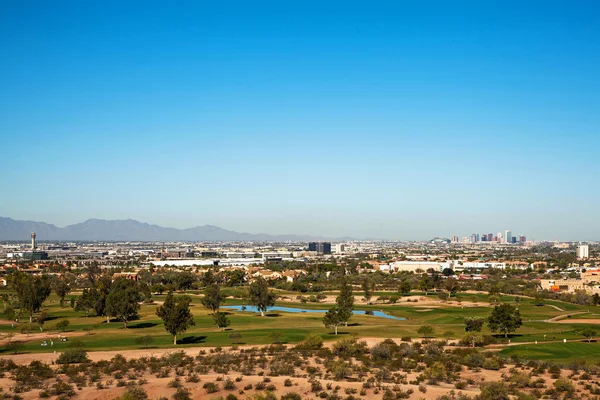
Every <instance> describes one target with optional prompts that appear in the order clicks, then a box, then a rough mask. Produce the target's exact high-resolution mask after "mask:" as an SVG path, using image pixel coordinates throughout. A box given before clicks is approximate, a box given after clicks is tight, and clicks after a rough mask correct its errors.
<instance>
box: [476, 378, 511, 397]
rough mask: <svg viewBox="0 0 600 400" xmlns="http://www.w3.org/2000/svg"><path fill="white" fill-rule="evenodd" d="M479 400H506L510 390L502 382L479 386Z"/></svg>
mask: <svg viewBox="0 0 600 400" xmlns="http://www.w3.org/2000/svg"><path fill="white" fill-rule="evenodd" d="M479 398H480V399H481V400H508V399H510V398H511V397H510V389H509V387H508V386H506V384H504V382H487V383H483V384H481V394H480V395H479Z"/></svg>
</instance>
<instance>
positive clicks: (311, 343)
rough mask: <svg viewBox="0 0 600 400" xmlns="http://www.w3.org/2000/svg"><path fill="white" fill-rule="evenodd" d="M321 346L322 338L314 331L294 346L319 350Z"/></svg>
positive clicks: (299, 348)
mask: <svg viewBox="0 0 600 400" xmlns="http://www.w3.org/2000/svg"><path fill="white" fill-rule="evenodd" d="M321 347H323V338H322V337H321V336H319V335H317V334H316V333H311V334H309V335H308V336H307V337H306V338H305V339H304V340H303V341H302V342H300V343H299V344H298V345H297V346H296V349H298V350H319V349H320V348H321Z"/></svg>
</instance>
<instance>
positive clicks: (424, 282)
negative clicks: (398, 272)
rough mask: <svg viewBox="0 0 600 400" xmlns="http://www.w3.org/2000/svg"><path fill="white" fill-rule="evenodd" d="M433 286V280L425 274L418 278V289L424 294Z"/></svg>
mask: <svg viewBox="0 0 600 400" xmlns="http://www.w3.org/2000/svg"><path fill="white" fill-rule="evenodd" d="M432 288H433V281H432V280H431V278H430V277H429V276H428V275H427V274H423V276H422V277H421V279H420V280H419V289H420V290H422V291H424V292H425V296H427V295H428V294H429V291H430V290H431V289H432Z"/></svg>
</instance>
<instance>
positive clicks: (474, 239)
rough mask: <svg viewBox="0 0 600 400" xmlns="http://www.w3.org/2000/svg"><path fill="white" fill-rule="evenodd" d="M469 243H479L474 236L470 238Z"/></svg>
mask: <svg viewBox="0 0 600 400" xmlns="http://www.w3.org/2000/svg"><path fill="white" fill-rule="evenodd" d="M469 243H477V235H475V234H472V235H471V237H470V238H469Z"/></svg>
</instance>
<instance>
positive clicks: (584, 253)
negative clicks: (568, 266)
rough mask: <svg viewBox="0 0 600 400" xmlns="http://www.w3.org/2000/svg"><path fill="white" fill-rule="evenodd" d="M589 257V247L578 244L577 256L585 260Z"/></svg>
mask: <svg viewBox="0 0 600 400" xmlns="http://www.w3.org/2000/svg"><path fill="white" fill-rule="evenodd" d="M589 257H590V248H589V246H588V245H587V244H580V245H579V246H578V247H577V258H578V259H580V260H585V259H586V258H589Z"/></svg>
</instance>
